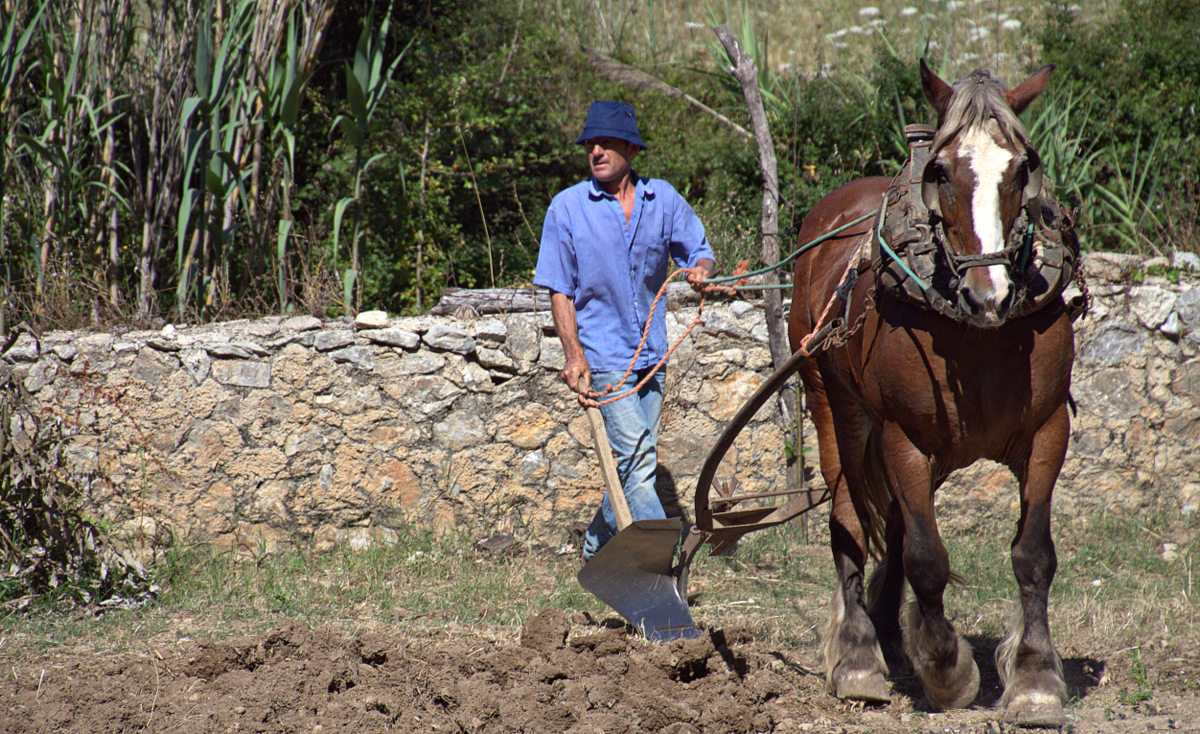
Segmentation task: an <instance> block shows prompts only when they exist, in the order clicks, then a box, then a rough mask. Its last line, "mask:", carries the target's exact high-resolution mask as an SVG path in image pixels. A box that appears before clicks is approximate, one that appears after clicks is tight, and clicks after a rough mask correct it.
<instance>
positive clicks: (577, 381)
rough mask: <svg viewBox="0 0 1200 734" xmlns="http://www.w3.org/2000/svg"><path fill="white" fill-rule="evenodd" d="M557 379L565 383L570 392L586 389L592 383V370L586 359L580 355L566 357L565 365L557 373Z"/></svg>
mask: <svg viewBox="0 0 1200 734" xmlns="http://www.w3.org/2000/svg"><path fill="white" fill-rule="evenodd" d="M558 377H559V379H561V380H562V381H563V382H565V383H566V384H567V387H568V388H570V389H571V392H580V391H581V390H586V389H587V388H589V387H591V385H592V371H591V368H589V367H588V362H587V359H585V358H584V357H582V356H579V357H571V358H569V359H567V365H566V366H565V367H563V369H562V372H560V373H558Z"/></svg>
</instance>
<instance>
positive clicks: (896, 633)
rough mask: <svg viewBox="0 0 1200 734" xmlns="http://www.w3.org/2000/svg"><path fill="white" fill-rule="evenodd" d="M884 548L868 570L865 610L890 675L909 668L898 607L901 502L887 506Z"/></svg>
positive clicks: (901, 582) (901, 579)
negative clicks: (878, 558)
mask: <svg viewBox="0 0 1200 734" xmlns="http://www.w3.org/2000/svg"><path fill="white" fill-rule="evenodd" d="M885 539H886V540H885V542H886V550H885V552H884V556H883V562H882V563H880V564H879V566H878V567H876V569H875V571H874V572H872V573H871V578H870V580H869V581H868V582H867V603H868V607H867V610H868V612H867V613H868V614H869V615H870V617H871V622H872V624H874V626H875V634H876V635H877V636H878V637H879V646H880V648H881V649H882V650H883V659H884V660H885V661H887V666H888V669H889V670H890V671H891V673H892V675H899V674H901V672H902V671H904V670H906V669H907V668H908V659H907V658H906V657H905V656H904V638H903V634H902V632H901V629H900V608H901V607H902V606H903V605H904V585H905V583H906V582H905V580H904V517H903V515H902V514H901V513H900V503H899V502H896V501H893V502H892V505H891V507H890V508H889V509H888V519H887V530H886V533H885Z"/></svg>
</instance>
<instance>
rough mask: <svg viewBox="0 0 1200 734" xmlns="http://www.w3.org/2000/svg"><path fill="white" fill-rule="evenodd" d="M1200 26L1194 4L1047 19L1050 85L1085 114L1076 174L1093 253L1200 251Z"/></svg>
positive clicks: (1128, 2)
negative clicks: (1099, 17) (1085, 192)
mask: <svg viewBox="0 0 1200 734" xmlns="http://www.w3.org/2000/svg"><path fill="white" fill-rule="evenodd" d="M1198 27H1200V3H1196V2H1194V1H1193V0H1122V2H1121V3H1120V6H1119V8H1118V9H1117V12H1115V13H1114V14H1113V16H1112V17H1111V18H1110V19H1109V20H1107V21H1104V22H1099V23H1092V24H1084V23H1082V22H1081V20H1080V18H1079V15H1078V13H1077V12H1075V11H1074V10H1072V9H1070V8H1069V7H1068V6H1066V5H1065V4H1056V6H1055V7H1054V8H1053V10H1052V11H1051V12H1050V14H1049V22H1048V23H1047V25H1046V28H1045V30H1044V31H1043V33H1042V34H1041V42H1042V46H1043V49H1044V53H1045V60H1046V61H1047V62H1051V63H1055V64H1057V65H1058V69H1057V70H1056V72H1055V75H1054V82H1053V83H1054V84H1055V86H1056V87H1060V88H1062V89H1063V90H1065V92H1066V93H1068V94H1070V95H1072V96H1073V97H1074V98H1076V99H1086V100H1088V101H1089V102H1090V106H1091V114H1090V115H1089V116H1088V119H1087V122H1086V123H1085V125H1084V126H1083V129H1082V131H1081V145H1082V149H1081V151H1080V156H1081V157H1086V156H1093V155H1094V156H1095V162H1094V164H1092V165H1090V166H1089V169H1090V170H1088V171H1087V172H1086V173H1085V174H1084V175H1085V177H1086V178H1087V179H1088V181H1089V183H1090V184H1091V190H1092V191H1093V193H1094V195H1093V196H1090V197H1089V199H1088V201H1086V202H1084V204H1085V216H1086V218H1085V225H1088V224H1090V231H1086V232H1085V241H1086V242H1087V243H1088V244H1089V245H1090V246H1092V247H1093V248H1101V249H1124V250H1128V249H1135V250H1142V249H1149V250H1154V251H1169V250H1185V249H1186V250H1193V251H1195V250H1196V249H1198V244H1200V243H1197V242H1196V239H1195V231H1196V223H1197V221H1200V208H1198V205H1197V202H1196V200H1195V198H1194V197H1193V196H1191V191H1192V188H1194V186H1193V184H1192V183H1191V182H1194V181H1195V180H1196V175H1197V166H1196V161H1197V158H1198V157H1200V110H1198V109H1197V100H1200V55H1197V54H1196V51H1195V46H1196V28H1198ZM1060 183H1061V182H1060ZM1088 235H1090V236H1088Z"/></svg>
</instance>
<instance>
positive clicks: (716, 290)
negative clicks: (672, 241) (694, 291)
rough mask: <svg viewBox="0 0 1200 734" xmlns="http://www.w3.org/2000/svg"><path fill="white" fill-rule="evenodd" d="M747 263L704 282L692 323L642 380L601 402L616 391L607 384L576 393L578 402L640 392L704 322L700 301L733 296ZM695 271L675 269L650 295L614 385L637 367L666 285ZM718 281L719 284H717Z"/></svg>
mask: <svg viewBox="0 0 1200 734" xmlns="http://www.w3.org/2000/svg"><path fill="white" fill-rule="evenodd" d="M748 264H749V260H741V261H739V262H738V264H737V268H736V269H735V270H734V271H733V274H732V275H727V276H724V277H722V278H720V279H715V278H707V279H705V281H704V283H703V285H702V288H701V290H700V305H699V306H698V307H697V308H696V317H695V318H694V319H692V323H690V324H688V327H687V329H685V330H684V332H683V334H681V335H680V336H679V338H678V339H676V340H675V343H674V344H672V345H671V348H670V349H668V350H667V353H666V354H664V355H663V357H662V359H660V360H658V363H657V364H655V365H654V367H653V368H652V369H651V370H650V371H649V372H647V373H646V376H645V377H643V378H642V379H641V380H640V381H639V382H638V384H636V385H634V386H633V387H631V388H629V389H628V390H626V391H625V392H623V393H621V394H620V395H613V396H612V397H608V398H605V399H603V400H601V399H600V398H602V397H604V396H605V395H608V394H610V393H613V392H615V391H616V390H617V389H618V388H617V386H616V385H607V386H605V388H604V389H603V390H599V391H597V390H591V389H586V390H580V391H579V402H580V403H581V404H583V405H586V406H589V407H592V408H599V407H600V406H601V405H607V404H608V403H613V402H616V401H618V400H620V399H621V398H624V397H626V396H629V395H632V394H633V393H635V392H637V391H638V390H641V389H642V386H644V385H645V384H646V383H647V382H649V381H650V378H651V377H653V376H654V375H655V373H657V372H658V371H659V370H660V369H661V368H662V366H663V365H664V364H666V363H667V360H668V359H670V358H671V355H672V354H674V353H675V350H676V349H678V348H679V345H680V344H682V343H683V340H684V339H686V338H687V337H688V335H689V334H691V333H692V329H695V328H696V327H697V326H700V325H702V324H703V323H704V321H703V320H702V319H703V316H704V302H705V300H706V299H707V297H708V296H709V295H716V294H726V295H735V294H736V293H737V287H738V286H739V285H741V284H742V283H744V282H745V280H746V277H748V276H747V275H746V266H747V265H748ZM695 272H696V268H679V269H678V270H676V271H675V272H673V273H671V274H670V275H668V276H667V279H666V280H664V281H663V284H662V286H661V287H660V288H659V289H658V294H657V295H655V296H654V302H653V303H651V304H650V318H648V319H646V326H645V327H644V328H643V329H642V340H641V341H640V342H639V343H638V346H637V349H636V350H634V352H633V357H632V358H631V359H630V360H629V366H628V367H626V368H625V374H624V375H622V376H621V380H620V382H619V383H617V384H618V385H623V384H625V380H626V379H628V378H629V375H630V374H631V373H632V372H633V366H634V365H635V364H637V359H638V357H639V356H640V355H641V353H642V349H643V348H644V347H645V346H646V339H647V338H649V336H650V326H651V324H653V323H654V311H655V309H656V308H658V302H659V301H660V300H662V297H663V296H664V295H665V294H666V292H667V286H668V285H669V284H670V282H671V281H672V280H674V279H675V278H676V277H678V276H679V275H680V274H681V273H684V274H688V275H691V274H693V273H695ZM718 280H719V281H720V282H717V281H718ZM730 281H732V283H733V284H732V285H725V283H729V282H730Z"/></svg>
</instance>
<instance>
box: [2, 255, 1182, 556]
mask: <svg viewBox="0 0 1200 734" xmlns="http://www.w3.org/2000/svg"><path fill="white" fill-rule="evenodd" d="M1139 262H1140V261H1139ZM1089 285H1090V292H1091V294H1092V296H1093V299H1094V300H1093V303H1094V308H1093V310H1092V312H1091V313H1090V314H1089V315H1088V317H1087V318H1085V319H1083V320H1081V321H1079V322H1078V323H1077V324H1076V347H1077V353H1078V358H1077V360H1076V363H1075V366H1074V378H1073V394H1074V397H1075V400H1076V403H1077V406H1078V414H1077V415H1076V416H1074V417H1073V418H1072V439H1071V446H1070V450H1069V452H1068V455H1067V461H1066V465H1065V466H1064V470H1063V473H1062V476H1061V477H1060V479H1059V483H1058V487H1057V489H1056V498H1057V499H1056V502H1058V503H1062V506H1063V507H1066V508H1069V510H1068V511H1077V510H1081V509H1083V508H1086V507H1097V508H1098V507H1101V506H1103V507H1106V508H1109V510H1110V511H1114V512H1125V511H1129V512H1134V511H1142V510H1145V509H1146V508H1148V507H1157V508H1160V509H1162V510H1163V511H1171V512H1198V511H1200V510H1198V509H1197V507H1198V506H1200V488H1198V485H1197V484H1196V483H1194V482H1192V481H1191V479H1192V478H1194V477H1195V476H1196V475H1197V473H1198V472H1200V457H1198V456H1197V455H1196V452H1195V450H1194V447H1195V446H1196V445H1197V442H1200V387H1197V385H1198V384H1200V333H1198V332H1200V288H1197V287H1196V285H1197V280H1196V279H1195V278H1194V277H1192V276H1188V275H1184V276H1182V278H1181V280H1180V283H1179V284H1174V283H1170V282H1168V281H1166V280H1165V279H1153V278H1148V279H1147V280H1146V281H1145V282H1144V283H1142V284H1141V285H1139V286H1136V287H1131V286H1130V285H1128V284H1121V283H1115V284H1111V285H1110V284H1106V283H1104V282H1099V281H1098V280H1093V281H1092V282H1091V283H1090V284H1089ZM1172 299H1173V301H1174V302H1173V306H1172V307H1171V308H1170V309H1169V310H1168V309H1167V307H1166V304H1168V303H1169V302H1171V301H1172ZM1164 311H1166V313H1165V314H1164ZM695 315H696V309H695V307H694V306H683V307H678V308H676V309H675V310H671V311H669V312H668V317H667V328H668V331H669V333H671V334H673V335H678V334H681V333H682V331H683V329H685V328H686V325H687V324H689V323H691V321H692V320H693V319H694V317H695ZM705 318H706V319H707V320H708V321H709V322H710V325H712V326H713V327H714V328H712V329H706V330H704V332H703V333H701V334H699V335H697V336H694V337H693V338H689V339H688V340H686V341H685V342H684V346H682V347H681V348H680V351H679V352H677V353H676V355H675V357H674V358H673V361H672V366H671V368H670V369H669V370H668V373H667V402H666V405H665V408H664V418H663V426H662V434H661V438H660V462H661V466H662V468H663V472H662V473H661V474H660V482H659V488H660V490H661V491H662V492H664V493H665V496H667V498H668V501H671V500H670V498H671V497H672V496H676V497H678V500H677V503H678V506H679V509H680V510H682V511H683V512H684V513H685V514H686V513H688V512H690V510H691V507H690V492H691V491H692V488H693V487H694V483H695V480H696V478H697V476H696V475H697V473H698V472H699V468H700V466H701V465H702V464H703V463H704V460H705V459H706V458H707V455H708V451H710V450H711V446H712V442H713V441H714V440H715V439H716V436H717V435H718V434H719V433H720V431H721V429H722V428H723V426H724V422H725V421H726V420H728V416H730V415H731V414H732V413H733V412H734V411H735V410H737V409H739V408H740V407H741V405H742V404H743V403H744V401H745V399H746V398H747V397H748V395H749V394H750V392H751V391H752V390H753V389H755V388H756V387H757V386H758V384H761V380H762V379H764V378H765V377H766V376H767V375H768V374H769V373H770V371H771V367H770V355H769V351H768V349H767V345H766V344H765V322H764V321H763V312H762V309H761V307H759V306H758V305H755V304H746V303H740V302H716V303H710V304H707V306H706V310H705ZM1160 319H1161V321H1160ZM491 321H493V320H492V319H488V320H479V321H476V322H473V323H471V324H464V323H463V322H461V321H458V320H455V319H452V318H437V317H430V316H422V317H414V318H398V319H392V320H391V325H390V326H388V327H386V328H379V329H359V330H358V336H360V337H362V338H361V339H359V340H358V341H357V343H356V342H355V336H354V335H355V326H356V324H355V323H353V322H351V321H350V320H348V319H337V320H326V321H322V320H321V319H317V318H313V317H299V318H297V319H279V318H278V317H275V318H271V319H263V320H260V321H241V322H232V323H226V324H217V325H205V326H191V327H187V326H180V325H176V327H175V328H174V330H173V331H172V330H166V329H162V330H147V331H129V332H124V333H122V335H121V337H120V339H116V338H114V337H113V335H111V334H105V333H92V332H51V333H47V334H43V335H42V344H41V350H40V351H39V352H37V353H34V352H30V355H31V356H32V359H29V360H28V361H22V362H18V363H16V364H15V365H14V364H12V362H13V360H12V358H11V357H10V356H7V355H6V362H7V363H8V364H9V366H8V367H7V368H5V369H10V370H12V372H13V374H14V376H15V377H16V378H17V379H20V380H22V381H24V382H25V383H26V385H27V386H28V387H30V388H32V389H36V392H34V393H33V394H32V396H31V399H30V401H29V402H30V404H29V406H28V410H30V411H37V413H38V414H46V413H47V412H53V411H59V412H63V411H69V412H70V414H71V415H72V416H74V417H75V419H76V420H77V421H78V426H79V427H80V428H81V429H83V430H85V431H86V435H87V436H88V443H87V444H86V445H83V444H81V445H76V446H72V447H71V448H70V449H68V450H66V451H64V452H63V455H64V457H65V459H66V460H67V461H68V462H69V465H70V466H71V467H72V469H73V471H76V472H78V473H80V474H81V475H86V476H89V477H91V479H90V480H89V481H90V482H91V484H90V485H89V486H91V487H92V488H93V491H92V494H91V495H89V496H90V497H92V499H91V500H89V501H92V502H94V503H95V507H94V508H91V511H92V512H94V514H95V516H96V517H100V518H105V519H109V520H112V521H113V522H114V523H119V522H122V521H124V520H125V519H128V518H130V517H139V516H144V515H146V514H148V513H147V510H146V508H163V509H161V510H160V515H161V520H162V521H163V522H169V523H170V524H171V526H172V527H173V528H174V530H175V532H176V534H177V535H178V536H179V537H185V536H186V537H193V538H196V539H198V540H205V541H212V542H214V543H215V544H217V545H218V546H220V545H221V544H227V545H228V547H235V545H234V544H235V543H237V542H241V543H243V545H242V546H241V548H242V551H241V552H247V551H246V550H245V549H246V548H250V547H253V548H256V549H258V550H255V551H254V552H260V551H261V550H262V549H265V548H276V547H279V546H280V545H281V544H286V543H287V542H290V539H291V538H295V537H311V538H314V542H315V543H317V544H318V545H319V544H320V543H325V542H328V543H333V544H338V543H342V544H347V543H354V544H361V545H363V546H364V547H365V545H366V544H368V543H380V542H387V540H386V539H387V537H388V532H389V531H388V530H387V527H386V526H387V525H388V524H389V523H392V522H395V521H398V520H402V521H403V522H406V523H413V524H416V525H418V526H421V527H426V528H432V529H436V530H437V531H438V532H450V531H452V530H458V531H462V530H470V531H472V532H477V531H478V532H483V531H484V530H485V529H489V528H491V529H494V528H495V527H496V523H497V521H498V519H499V518H500V516H501V515H502V513H503V512H505V511H506V510H502V509H501V508H510V507H514V506H517V505H519V506H520V507H521V508H522V509H521V518H522V523H523V525H522V526H523V527H526V528H528V532H531V533H543V534H544V533H546V532H549V533H551V534H553V533H555V532H558V530H559V529H561V528H562V527H565V526H568V525H570V524H571V523H575V522H586V521H587V520H588V519H589V518H590V517H591V515H592V513H593V512H594V511H595V506H596V503H598V502H599V500H600V496H601V493H602V489H601V488H602V487H603V481H602V479H601V477H600V474H599V469H598V467H597V464H596V461H595V457H594V453H593V451H592V449H591V439H590V436H589V431H588V428H587V423H586V419H585V418H584V416H583V413H582V412H581V411H580V410H579V407H578V405H577V404H576V402H575V401H574V399H573V396H572V395H571V394H570V393H569V392H568V391H567V390H566V389H565V388H564V387H563V386H562V385H561V383H560V382H559V381H558V376H557V372H558V370H559V369H561V365H562V352H561V347H560V345H559V341H558V338H557V336H555V335H554V333H553V329H552V328H551V319H550V317H549V315H548V314H546V313H538V314H511V315H506V316H504V317H502V318H501V319H498V320H495V321H496V324H500V325H502V327H503V328H500V327H499V326H497V325H496V324H493V323H489V322H491ZM1156 324H1157V326H1156ZM1176 324H1177V329H1178V334H1176V335H1175V336H1174V337H1173V338H1169V337H1170V336H1171V333H1172V330H1173V329H1175V328H1176V326H1174V325H1176ZM439 327H441V328H439ZM439 333H440V334H441V335H442V336H444V337H448V338H450V339H457V340H462V341H463V342H464V343H465V340H470V341H471V343H472V344H473V345H474V349H472V350H468V351H466V352H465V353H464V352H462V351H453V350H449V349H444V348H438V347H433V346H430V342H434V343H437V342H438V339H439V338H440V337H438V334H439ZM694 333H695V332H694ZM420 334H425V335H426V336H427V337H428V339H427V340H426V341H424V342H423V341H421V339H420V337H419V335H420ZM430 334H433V336H429V335H430ZM501 334H503V339H501ZM168 343H169V345H168ZM247 344H253V345H257V347H258V348H257V349H254V348H247V347H246V346H245V345H247ZM318 344H319V347H318ZM335 345H340V346H335ZM35 346H36V344H35ZM118 348H119V349H121V350H123V351H122V352H121V353H120V354H118V353H117V351H116V350H117V349H118ZM206 349H210V350H215V351H216V352H217V353H218V354H224V355H231V356H232V355H234V354H237V356H238V358H231V357H223V358H220V359H216V360H214V359H213V358H212V357H211V356H210V355H209V353H208V352H207V351H206ZM235 349H241V350H243V351H245V352H247V354H248V355H249V356H248V358H242V355H241V354H238V353H237V352H236V351H235ZM259 350H262V351H261V352H260V351H259ZM365 365H373V367H371V368H366V367H364V366H365ZM39 370H40V372H39ZM98 384H99V385H108V386H121V388H120V389H119V390H116V391H113V392H112V394H114V395H119V400H120V401H121V403H120V404H119V405H111V404H108V403H105V402H103V401H102V402H100V403H93V404H88V405H85V406H83V408H82V409H81V408H80V397H81V396H86V395H90V394H92V393H89V392H88V391H89V390H92V389H93V388H92V386H94V385H98ZM106 394H109V393H106ZM30 420H32V417H31V418H30ZM777 420H778V415H777V406H776V404H775V402H774V401H770V402H769V403H768V404H767V405H766V406H764V407H763V409H762V410H761V411H760V414H759V415H758V416H756V417H755V422H754V423H753V425H751V426H750V427H749V428H748V429H747V430H745V431H743V433H742V434H741V435H740V436H739V437H738V440H737V441H736V442H735V444H734V447H733V448H732V449H731V451H730V453H729V454H728V455H727V457H726V460H725V462H723V464H722V469H721V473H720V474H719V478H727V477H728V476H731V475H735V476H737V477H738V479H739V482H740V483H741V485H742V488H743V490H745V491H749V492H757V491H770V490H774V489H778V488H779V487H780V486H781V485H782V484H783V481H784V479H783V471H784V463H783V460H782V452H783V448H782V446H783V431H782V430H781V428H780V427H779V426H778V425H777V423H776V422H777ZM27 425H31V423H29V422H27V421H26V420H25V419H23V418H19V417H14V420H13V422H12V423H11V424H10V426H11V428H12V430H13V431H14V438H18V437H19V436H22V435H24V434H23V430H24V427H25V426H27ZM802 428H803V431H804V437H803V442H804V445H805V446H813V445H815V443H816V441H815V435H814V434H813V430H812V427H811V424H810V423H809V422H808V421H807V420H806V421H804V422H803V423H802ZM25 440H28V439H27V438H26V439H25ZM816 459H817V457H816V456H815V455H814V454H809V456H808V459H807V461H808V464H809V467H810V468H815V466H814V462H815V461H816ZM146 467H152V469H151V470H150V471H147V469H146ZM118 487H119V488H120V491H119V492H118V491H117V488H118ZM945 489H946V491H944V492H941V493H939V501H942V502H951V503H953V502H955V501H959V500H958V499H956V498H962V497H975V498H991V497H993V496H994V495H1000V496H1003V494H1002V493H1004V492H1009V491H1011V492H1013V493H1015V484H1014V481H1013V480H1012V478H1011V475H1010V474H1009V473H1008V472H1007V470H1006V469H1004V468H1003V467H1000V466H998V465H996V466H984V465H977V466H976V467H971V468H970V469H967V470H963V471H962V472H956V473H955V474H954V475H952V476H951V477H950V479H949V480H948V481H947V483H946V487H945ZM989 501H992V502H993V504H994V503H995V500H991V499H989ZM1002 506H1008V505H1002ZM154 517H155V519H156V520H158V519H160V516H158V515H156V516H154ZM940 519H943V520H944V521H945V522H947V523H954V522H965V520H960V516H959V515H957V514H955V513H948V514H947V515H945V516H944V517H943V518H940ZM239 539H240V540H239ZM1181 547H1182V546H1181Z"/></svg>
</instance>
